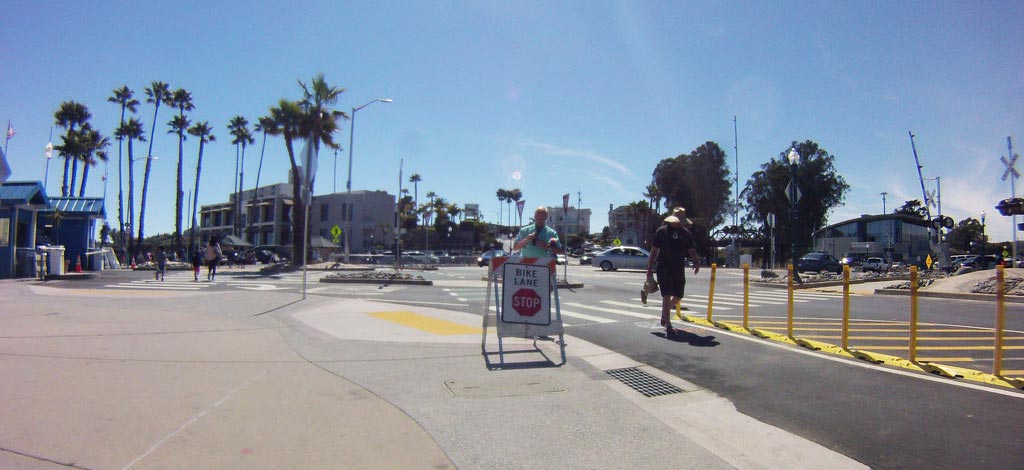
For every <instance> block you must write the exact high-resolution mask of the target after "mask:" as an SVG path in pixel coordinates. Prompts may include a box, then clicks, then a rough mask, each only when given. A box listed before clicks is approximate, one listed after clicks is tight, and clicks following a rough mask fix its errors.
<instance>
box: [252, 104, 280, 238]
mask: <svg viewBox="0 0 1024 470" xmlns="http://www.w3.org/2000/svg"><path fill="white" fill-rule="evenodd" d="M257 121H258V122H257V123H256V132H262V133H263V145H262V146H261V147H260V163H259V166H257V167H256V185H255V186H253V189H252V207H253V214H252V217H251V218H252V223H251V224H249V232H250V233H249V243H252V244H253V245H259V243H257V241H258V240H256V239H255V238H254V237H253V234H252V231H253V228H255V225H254V224H256V223H258V222H259V215H260V211H259V209H258V207H257V206H256V193H257V191H259V188H260V173H261V172H262V171H263V154H264V153H265V152H266V150H267V134H270V135H275V134H276V133H277V131H278V126H277V122H276V121H274V118H272V117H270V116H262V117H260V118H259V119H257Z"/></svg>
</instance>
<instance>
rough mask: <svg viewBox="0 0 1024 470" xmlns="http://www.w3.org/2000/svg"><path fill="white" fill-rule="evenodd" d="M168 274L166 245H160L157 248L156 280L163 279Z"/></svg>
mask: <svg viewBox="0 0 1024 470" xmlns="http://www.w3.org/2000/svg"><path fill="white" fill-rule="evenodd" d="M166 274H167V253H166V252H164V247H162V246H160V247H157V249H156V280H158V281H163V280H164V275H166Z"/></svg>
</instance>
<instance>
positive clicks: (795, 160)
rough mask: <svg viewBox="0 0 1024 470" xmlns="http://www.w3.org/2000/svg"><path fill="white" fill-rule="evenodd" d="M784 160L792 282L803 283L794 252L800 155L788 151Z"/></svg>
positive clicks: (798, 215)
mask: <svg viewBox="0 0 1024 470" xmlns="http://www.w3.org/2000/svg"><path fill="white" fill-rule="evenodd" d="M786 158H787V159H789V170H790V173H789V175H790V176H789V211H790V220H791V224H792V225H791V232H790V236H791V237H792V239H791V240H790V248H789V249H790V251H791V252H792V254H793V281H794V282H803V281H801V280H800V270H799V269H798V265H797V252H796V248H797V243H796V240H797V232H798V229H797V222H798V220H799V218H800V213H799V211H798V210H797V207H796V203H797V200H798V199H799V198H800V191H799V190H798V189H797V187H796V182H797V174H796V170H797V165H798V164H799V163H800V154H798V153H796V149H789V154H788V155H786Z"/></svg>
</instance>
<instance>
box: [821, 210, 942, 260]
mask: <svg viewBox="0 0 1024 470" xmlns="http://www.w3.org/2000/svg"><path fill="white" fill-rule="evenodd" d="M928 237H929V224H928V221H926V220H923V219H918V218H916V217H913V216H909V215H906V214H882V215H862V216H860V217H858V218H856V219H851V220H846V221H843V222H839V223H837V224H833V225H829V226H828V227H825V228H823V229H821V230H818V231H816V232H814V251H819V252H824V253H829V254H831V255H833V256H835V257H836V258H842V257H843V256H853V257H855V258H858V259H863V258H866V257H868V256H878V257H882V258H885V259H887V260H890V261H902V262H905V263H908V264H918V265H923V264H924V260H925V258H927V256H928V254H929V253H930V252H931V251H930V250H931V246H930V245H929V240H928Z"/></svg>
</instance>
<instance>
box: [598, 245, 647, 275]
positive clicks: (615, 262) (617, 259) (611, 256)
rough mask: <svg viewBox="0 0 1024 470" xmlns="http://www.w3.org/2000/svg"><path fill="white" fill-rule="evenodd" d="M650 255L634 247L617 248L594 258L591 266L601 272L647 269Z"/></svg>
mask: <svg viewBox="0 0 1024 470" xmlns="http://www.w3.org/2000/svg"><path fill="white" fill-rule="evenodd" d="M650 257H651V253H650V252H648V251H647V250H645V249H643V248H639V247H635V246H619V247H615V248H611V249H608V250H605V251H602V252H601V253H598V254H597V255H596V256H594V259H593V261H591V264H593V265H594V266H600V267H601V269H602V270H605V271H612V270H615V269H647V261H648V259H649V258H650Z"/></svg>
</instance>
